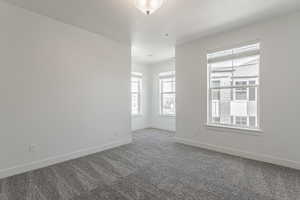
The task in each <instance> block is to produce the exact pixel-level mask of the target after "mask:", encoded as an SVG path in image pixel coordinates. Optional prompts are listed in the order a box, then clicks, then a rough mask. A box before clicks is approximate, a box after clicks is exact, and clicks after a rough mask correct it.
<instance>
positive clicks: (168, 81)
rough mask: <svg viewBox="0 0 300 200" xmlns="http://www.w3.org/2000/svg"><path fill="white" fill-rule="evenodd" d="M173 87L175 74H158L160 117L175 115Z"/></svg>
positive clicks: (174, 90) (174, 89) (174, 88)
mask: <svg viewBox="0 0 300 200" xmlns="http://www.w3.org/2000/svg"><path fill="white" fill-rule="evenodd" d="M175 85H176V83H175V72H164V73H160V74H159V93H160V95H159V96H160V114H161V115H170V116H173V115H176V102H175V98H176V86H175Z"/></svg>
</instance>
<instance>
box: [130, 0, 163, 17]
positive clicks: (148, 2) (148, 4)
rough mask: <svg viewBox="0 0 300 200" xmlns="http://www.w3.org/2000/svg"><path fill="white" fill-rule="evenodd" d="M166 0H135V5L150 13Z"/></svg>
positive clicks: (147, 13) (145, 12)
mask: <svg viewBox="0 0 300 200" xmlns="http://www.w3.org/2000/svg"><path fill="white" fill-rule="evenodd" d="M163 3H164V0H134V5H135V7H137V8H138V9H139V10H140V11H142V12H143V13H144V14H146V15H150V14H152V13H153V12H155V11H156V10H157V9H159V8H160V7H161V6H162V4H163Z"/></svg>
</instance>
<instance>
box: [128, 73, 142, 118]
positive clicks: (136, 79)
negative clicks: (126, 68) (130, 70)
mask: <svg viewBox="0 0 300 200" xmlns="http://www.w3.org/2000/svg"><path fill="white" fill-rule="evenodd" d="M141 93H142V74H139V73H134V74H133V75H132V77H131V114H132V115H140V114H142V111H141Z"/></svg>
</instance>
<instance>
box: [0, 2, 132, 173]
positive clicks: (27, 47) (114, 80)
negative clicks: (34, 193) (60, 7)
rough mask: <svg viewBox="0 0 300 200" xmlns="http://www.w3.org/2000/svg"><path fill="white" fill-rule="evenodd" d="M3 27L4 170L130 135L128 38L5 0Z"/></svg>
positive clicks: (0, 146)
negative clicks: (115, 38)
mask: <svg viewBox="0 0 300 200" xmlns="http://www.w3.org/2000/svg"><path fill="white" fill-rule="evenodd" d="M0 27H1V33H0V44H1V45H0V56H1V59H0V95H1V98H0V99H1V100H0V110H1V112H0V121H1V125H0V135H1V139H0V178H1V177H4V176H8V175H12V174H15V173H19V172H23V171H24V170H30V169H32V168H36V167H42V166H45V165H48V164H53V163H55V162H58V161H63V160H66V159H69V158H74V157H78V156H82V155H85V154H88V153H93V152H96V151H99V150H103V149H105V148H109V147H112V146H117V145H120V144H123V143H127V142H130V140H131V136H130V106H129V105H130V92H129V91H130V90H129V81H130V47H129V46H126V45H121V44H119V43H117V42H114V41H112V40H109V39H107V38H104V37H102V36H99V35H96V34H92V33H89V32H87V31H84V30H81V29H79V28H76V27H73V26H70V25H66V24H63V23H60V22H58V21H55V20H52V19H50V18H47V17H43V16H40V15H37V14H33V13H30V12H28V11H25V10H23V9H19V8H16V7H13V6H10V5H8V4H6V3H3V2H0ZM30 144H34V145H35V152H29V145H30Z"/></svg>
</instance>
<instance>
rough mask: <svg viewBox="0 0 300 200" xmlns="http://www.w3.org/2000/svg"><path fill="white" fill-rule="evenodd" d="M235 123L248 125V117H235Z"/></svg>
mask: <svg viewBox="0 0 300 200" xmlns="http://www.w3.org/2000/svg"><path fill="white" fill-rule="evenodd" d="M235 124H236V125H238V126H247V117H235Z"/></svg>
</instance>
